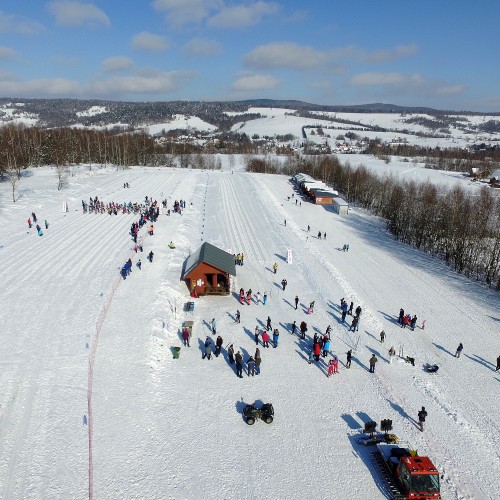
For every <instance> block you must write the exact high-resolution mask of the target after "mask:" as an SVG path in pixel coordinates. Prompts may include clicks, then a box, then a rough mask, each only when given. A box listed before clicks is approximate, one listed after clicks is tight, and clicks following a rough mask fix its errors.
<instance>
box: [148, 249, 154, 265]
mask: <svg viewBox="0 0 500 500" xmlns="http://www.w3.org/2000/svg"><path fill="white" fill-rule="evenodd" d="M154 255H155V254H154V253H153V250H151V252H149V255H148V259H149V262H151V263H153V257H154Z"/></svg>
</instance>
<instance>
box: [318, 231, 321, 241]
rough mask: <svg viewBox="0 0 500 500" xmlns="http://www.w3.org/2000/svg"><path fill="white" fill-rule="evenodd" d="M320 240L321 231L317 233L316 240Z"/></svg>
mask: <svg viewBox="0 0 500 500" xmlns="http://www.w3.org/2000/svg"><path fill="white" fill-rule="evenodd" d="M320 239H321V231H319V232H318V240H320Z"/></svg>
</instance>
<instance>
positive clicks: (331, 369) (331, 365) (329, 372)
mask: <svg viewBox="0 0 500 500" xmlns="http://www.w3.org/2000/svg"><path fill="white" fill-rule="evenodd" d="M332 375H333V359H331V360H330V362H329V363H328V374H327V375H326V376H327V377H331V376H332Z"/></svg>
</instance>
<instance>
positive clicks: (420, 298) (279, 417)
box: [0, 164, 500, 500]
mask: <svg viewBox="0 0 500 500" xmlns="http://www.w3.org/2000/svg"><path fill="white" fill-rule="evenodd" d="M410 165H411V164H410ZM28 174H29V175H28V176H25V177H24V178H23V179H22V180H21V183H20V184H19V190H18V193H19V196H20V198H19V199H18V201H17V202H16V203H15V204H14V203H12V197H11V186H10V184H9V183H7V182H5V183H3V184H0V229H1V231H0V255H1V257H2V271H1V277H2V279H1V282H2V287H1V289H0V306H1V310H2V317H1V318H2V319H1V328H0V336H1V337H0V341H1V346H2V349H1V355H0V365H1V371H0V388H1V390H0V498H2V499H8V500H11V499H65V500H66V499H84V498H89V497H90V495H89V488H90V491H91V492H92V497H93V498H95V499H99V500H101V499H103V500H112V499H125V498H126V499H201V498H203V499H220V498H226V499H230V498H235V499H236V498H244V499H303V498H307V497H309V498H313V499H319V498H352V499H367V500H368V499H378V498H385V494H384V493H383V491H381V489H380V488H379V481H378V479H377V475H376V472H375V471H374V469H373V467H372V465H371V462H370V459H369V453H370V450H369V449H367V448H362V447H360V446H359V445H358V443H357V437H358V433H359V431H360V429H361V428H362V426H363V423H364V422H366V421H368V420H375V421H377V422H380V420H381V419H382V418H390V419H392V420H393V423H394V431H395V433H396V434H397V435H398V436H399V437H400V438H401V440H402V441H404V442H407V443H409V444H411V445H412V446H414V447H415V448H416V449H418V451H419V452H420V453H421V454H422V455H428V456H429V457H430V458H431V459H432V460H433V462H434V463H435V465H436V466H437V467H438V469H439V470H440V472H441V473H442V474H444V479H443V480H442V494H443V498H445V499H497V498H500V476H499V474H498V471H499V470H500V458H499V450H500V433H499V424H498V418H499V417H500V411H499V404H498V389H499V386H498V383H499V382H500V375H499V372H496V373H495V371H494V369H495V364H494V363H495V360H496V358H497V356H498V355H500V338H499V332H500V300H499V299H500V297H499V295H498V293H496V292H493V291H490V290H488V289H485V288H483V287H482V286H480V285H478V284H476V283H473V282H470V281H468V280H466V279H464V278H463V277H461V276H459V275H456V274H454V273H452V272H450V271H449V270H448V269H447V268H446V267H445V266H444V265H443V264H441V263H440V262H437V261H435V260H434V259H431V258H429V257H428V256H426V255H424V254H422V253H420V252H418V251H415V250H413V249H411V248H408V247H406V246H404V245H402V244H399V243H398V242H395V241H394V240H393V239H392V238H391V236H390V235H389V234H387V232H386V231H385V230H384V226H383V223H381V222H380V221H379V220H378V219H376V218H374V217H372V216H370V215H368V214H366V213H364V212H362V211H361V210H358V209H356V208H354V209H353V210H351V212H350V214H349V215H348V216H346V217H339V216H337V215H336V214H334V213H332V212H331V211H329V210H327V209H325V208H323V207H320V206H314V205H311V204H309V203H306V202H304V201H302V206H299V205H296V204H295V202H294V199H291V200H290V201H288V196H291V194H292V188H291V185H290V184H289V182H288V179H287V178H285V177H282V176H270V175H257V174H247V173H245V172H243V171H241V170H240V171H238V169H235V171H234V174H231V171H230V170H228V169H225V170H223V171H191V170H180V169H158V168H157V169H154V168H132V169H128V170H119V171H115V170H114V169H95V168H94V169H93V170H92V171H91V172H89V171H88V169H83V168H82V169H77V170H76V173H75V176H74V177H70V178H69V179H68V186H67V187H66V188H65V189H64V190H62V191H57V177H56V175H55V173H54V171H52V170H51V169H48V168H47V169H45V168H43V169H37V170H33V171H30V172H28ZM124 182H129V183H130V189H124V188H123V183H124ZM453 182H454V180H453ZM146 195H148V196H152V197H153V198H154V199H157V200H158V201H160V200H162V199H164V198H167V199H168V203H169V207H171V206H172V204H173V201H174V200H179V199H184V200H186V201H187V208H186V210H185V211H184V213H183V214H182V216H180V215H172V216H170V217H168V216H166V215H165V214H162V215H161V216H160V218H159V220H158V222H157V224H155V228H156V229H155V235H154V236H148V235H147V234H146V233H145V228H143V229H142V230H141V233H140V237H141V238H142V239H143V244H144V252H143V254H139V255H137V254H135V253H134V250H133V242H132V240H131V238H130V235H129V234H128V231H129V228H130V225H131V223H132V222H133V221H135V220H137V217H136V216H134V215H132V214H131V215H123V214H119V215H116V216H109V215H107V214H98V215H96V214H82V210H81V200H82V199H86V200H88V198H89V197H91V196H92V197H95V196H98V197H99V198H100V199H102V200H104V201H105V202H110V201H115V202H118V203H122V202H128V201H132V202H136V201H137V202H142V201H143V200H144V197H145V196H146ZM63 201H67V202H68V205H69V212H68V213H63V211H62V205H63ZM32 211H34V212H36V214H37V216H38V218H39V220H41V221H42V223H43V221H44V219H47V221H48V222H49V228H48V229H47V230H45V229H44V235H43V236H42V237H39V236H37V234H36V231H35V230H34V229H31V230H29V229H28V225H27V222H26V221H27V219H28V217H29V216H30V215H31V212H32ZM285 219H286V221H287V224H286V227H285V225H284V220H285ZM308 224H309V225H310V226H311V233H310V234H308V233H307V231H306V228H307V225H308ZM42 225H43V224H42ZM318 231H321V232H326V233H327V239H326V240H323V239H321V240H319V239H317V238H316V234H317V233H318ZM308 236H309V238H308V241H306V238H307V237H308ZM170 240H173V241H174V242H175V244H176V249H175V250H170V249H169V248H168V246H167V245H168V243H169V241H170ZM203 241H209V242H211V243H213V244H215V245H217V246H219V247H220V248H223V249H231V251H232V252H234V253H237V252H244V253H245V265H244V266H242V267H238V266H237V277H236V279H235V280H234V282H233V286H232V288H233V292H236V293H237V292H238V290H239V289H240V288H241V287H243V288H244V289H245V290H247V289H248V288H252V289H253V291H254V294H255V293H256V292H257V291H260V292H261V293H263V292H264V291H267V292H268V294H269V302H268V303H267V304H266V305H265V306H264V305H262V304H258V305H257V304H255V303H252V304H251V305H250V306H240V305H239V303H238V301H237V298H236V296H235V295H234V294H232V295H230V296H227V297H206V298H200V299H196V306H195V310H194V312H193V313H185V312H184V311H183V305H184V303H185V302H186V301H187V300H190V299H189V295H188V290H187V288H186V285H185V284H184V283H183V282H181V281H180V274H181V269H182V265H183V263H184V261H185V259H186V257H187V256H188V255H189V253H190V252H193V251H195V250H196V249H197V248H198V247H199V245H200V244H201V243H202V242H203ZM344 243H349V244H350V250H349V252H348V253H344V252H342V251H340V250H339V249H340V247H342V245H343V244H344ZM287 249H291V251H292V254H293V263H292V264H287V262H286V260H285V257H286V254H287ZM150 250H153V251H154V254H155V257H154V262H153V263H149V262H148V261H147V260H146V255H147V253H149V251H150ZM129 257H131V258H132V260H133V262H134V264H135V263H136V262H137V260H138V258H139V257H140V258H141V259H142V262H143V266H142V270H141V271H140V270H139V269H138V268H136V267H135V266H134V268H133V272H132V274H131V276H130V277H129V278H127V279H126V280H122V279H121V278H120V276H119V269H120V268H121V266H122V265H123V263H124V262H125V261H126V260H127V259H128V258H129ZM274 262H277V263H278V266H279V267H278V272H277V274H276V275H274V274H273V273H272V271H271V268H272V265H273V263H274ZM283 278H286V279H287V281H288V287H287V288H286V291H285V292H283V291H282V290H281V286H280V282H281V280H282V279H283ZM295 295H298V296H299V298H300V303H299V309H298V310H297V311H296V310H295V308H294V305H292V304H293V301H294V297H295ZM341 297H345V299H346V300H347V301H348V302H350V301H351V300H352V301H353V302H354V304H355V307H356V305H358V304H360V305H361V307H362V308H363V312H362V316H361V325H360V329H359V332H356V333H353V332H349V331H347V328H346V327H345V326H343V325H342V324H341V323H340V313H339V303H340V299H341ZM312 300H315V302H316V306H315V310H314V313H313V314H312V315H311V316H308V315H307V314H306V312H305V308H306V307H307V305H308V304H309V302H310V301H312ZM400 307H403V308H404V309H405V311H406V312H410V313H412V314H413V313H415V314H417V315H418V318H419V322H418V324H420V323H421V321H422V320H424V319H425V320H426V321H427V325H426V328H425V330H421V329H420V328H417V329H416V330H415V332H410V331H408V330H402V329H401V328H400V327H399V326H398V325H397V324H396V320H395V318H396V316H397V314H398V312H399V309H400ZM236 309H240V311H241V324H239V325H238V324H235V322H234V314H235V312H236ZM268 315H269V316H270V317H271V319H272V322H273V327H274V326H275V325H276V326H277V327H278V328H279V330H280V334H281V335H280V343H279V346H278V348H276V349H273V348H272V347H271V348H270V349H264V348H262V346H261V354H262V367H261V368H262V373H261V374H260V375H259V376H256V377H247V376H246V374H244V378H243V379H239V378H237V377H236V376H235V373H234V371H233V369H232V367H231V366H230V365H229V364H228V362H227V357H226V355H225V352H223V353H224V355H223V356H221V357H219V358H215V359H212V360H210V361H207V360H202V359H201V354H202V351H201V348H202V345H203V342H204V340H205V338H206V336H207V335H210V333H209V329H208V322H209V321H210V320H211V319H212V318H213V317H215V318H216V319H217V321H218V332H220V334H221V335H222V337H223V339H224V346H226V345H227V344H228V343H230V342H234V344H235V348H236V350H237V349H239V350H240V351H241V352H242V353H243V356H244V359H246V358H247V357H248V355H253V353H254V350H255V343H254V341H253V331H254V329H255V326H256V325H260V326H263V324H265V320H266V318H267V316H268ZM185 319H191V320H193V321H194V327H193V338H192V341H191V347H190V348H184V347H183V348H182V350H181V354H180V359H179V360H174V359H173V357H172V354H171V350H170V349H171V347H173V346H180V345H181V340H180V337H179V328H180V326H181V325H182V322H183V321H184V320H185ZM294 320H296V321H297V323H300V321H302V320H306V321H307V323H308V326H309V331H308V334H309V337H308V339H307V342H304V341H301V340H300V339H299V338H298V337H297V336H293V335H291V334H290V331H289V325H290V323H291V322H292V321H294ZM329 324H330V325H331V326H332V351H333V352H334V353H336V354H337V355H338V356H339V358H340V360H341V366H340V373H339V374H338V375H336V376H334V377H333V378H327V377H326V375H325V366H326V363H325V361H324V360H322V361H321V363H319V364H313V365H309V364H308V363H307V355H308V352H309V344H310V340H311V337H312V335H313V334H314V333H315V332H318V333H322V332H324V331H325V329H326V327H327V325H329ZM382 329H384V330H385V332H386V334H387V338H386V341H385V343H384V344H381V343H380V342H379V333H380V331H381V330H382ZM459 342H463V344H464V351H463V353H462V356H461V358H460V359H456V358H455V357H454V354H455V349H456V347H457V346H458V344H459ZM391 346H394V347H395V349H396V351H398V350H399V348H400V346H402V347H404V352H405V354H408V355H410V356H414V357H415V359H416V366H414V367H412V366H411V365H410V364H407V363H404V362H403V361H402V360H395V361H394V362H393V363H392V364H389V362H388V360H389V356H388V350H389V348H390V347H391ZM355 347H356V351H355V353H354V359H353V363H352V368H351V369H350V370H347V369H345V367H344V365H343V363H344V362H345V353H346V351H347V350H348V349H351V348H355ZM373 353H375V354H376V356H377V357H378V360H379V361H378V363H377V367H376V371H375V374H373V375H372V374H370V373H369V372H368V359H369V357H370V356H371V355H372V354H373ZM424 363H437V364H439V366H440V370H439V372H438V373H437V374H435V375H430V374H428V373H426V372H424V371H423V369H422V365H423V364H424ZM253 401H263V402H272V403H273V405H274V408H275V420H274V422H273V423H272V424H270V425H266V424H265V423H263V422H257V423H256V424H255V425H254V426H252V427H250V426H247V425H246V424H245V423H244V421H243V419H242V415H241V409H242V406H243V403H249V402H253ZM422 405H424V406H425V407H426V409H427V411H428V414H429V416H428V419H427V426H426V429H425V432H424V433H421V432H420V431H419V430H418V429H417V426H416V421H415V419H416V416H417V412H418V410H419V409H420V407H421V406H422ZM89 411H90V412H91V413H90V414H89ZM90 415H91V419H90ZM89 424H91V425H89ZM89 453H91V460H89Z"/></svg>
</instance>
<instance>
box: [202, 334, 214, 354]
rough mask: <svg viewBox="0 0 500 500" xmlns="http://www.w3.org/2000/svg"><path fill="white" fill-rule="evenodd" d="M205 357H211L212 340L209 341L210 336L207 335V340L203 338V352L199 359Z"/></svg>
mask: <svg viewBox="0 0 500 500" xmlns="http://www.w3.org/2000/svg"><path fill="white" fill-rule="evenodd" d="M205 358H207V359H211V358H212V342H211V341H210V337H207V340H205V352H204V353H203V357H202V358H201V359H205Z"/></svg>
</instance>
